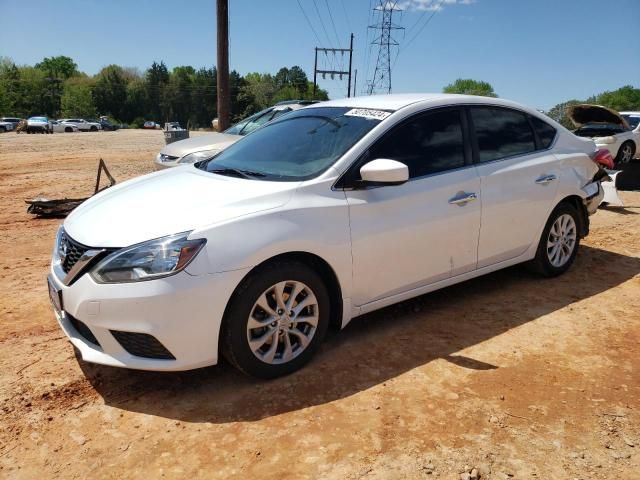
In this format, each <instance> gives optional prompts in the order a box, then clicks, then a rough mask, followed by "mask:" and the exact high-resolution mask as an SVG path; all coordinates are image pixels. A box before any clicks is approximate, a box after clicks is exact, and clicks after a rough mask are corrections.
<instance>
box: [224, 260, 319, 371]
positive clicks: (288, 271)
mask: <svg viewBox="0 0 640 480" xmlns="http://www.w3.org/2000/svg"><path fill="white" fill-rule="evenodd" d="M285 281H295V282H301V283H303V284H304V285H306V286H308V288H309V289H310V290H311V291H312V293H313V294H314V295H315V297H316V300H317V308H318V323H317V326H316V330H315V333H314V334H313V337H312V338H311V340H310V341H309V343H308V345H307V347H306V349H303V350H302V351H301V352H300V353H299V354H298V355H297V356H294V357H293V359H292V360H290V361H288V362H286V363H280V364H274V363H267V362H265V361H263V360H261V359H259V358H258V357H257V356H256V355H255V354H254V352H253V351H252V350H251V348H250V346H249V340H248V334H247V326H248V321H249V317H250V315H251V314H252V309H253V308H254V304H255V302H256V301H257V300H258V298H259V297H261V296H262V295H263V293H264V292H265V291H266V290H268V289H269V288H271V287H272V286H274V285H276V284H278V283H279V282H285ZM297 298H301V297H297ZM330 303H331V302H330V301H329V293H328V291H327V287H326V286H325V284H324V282H323V280H322V278H321V277H320V276H319V275H318V274H317V273H316V272H315V271H314V270H312V269H311V268H309V267H308V266H307V265H305V264H304V263H300V262H296V261H288V260H283V261H275V262H273V263H270V264H267V265H266V266H264V267H262V268H259V269H258V270H256V271H255V272H253V273H251V274H250V275H249V276H248V277H247V278H245V279H244V280H243V281H242V283H241V284H240V285H239V286H238V288H237V289H236V291H235V292H234V294H233V296H232V298H231V300H230V301H229V304H228V305H227V309H226V311H225V315H224V318H223V322H222V332H221V336H220V338H221V341H220V345H221V349H222V353H223V355H224V357H225V358H226V359H227V360H228V361H229V362H230V363H231V364H232V365H234V366H235V367H236V368H238V369H239V370H240V371H242V372H243V373H245V374H247V375H251V376H254V377H257V378H263V379H269V378H276V377H280V376H283V375H287V374H290V373H292V372H294V371H296V370H298V369H300V368H301V367H302V366H303V365H305V364H306V363H307V362H308V361H309V360H310V359H311V357H313V354H314V353H315V352H316V350H317V349H318V347H319V345H320V344H321V343H322V340H323V339H324V336H325V334H326V332H327V328H328V326H329V318H330V315H331V312H330ZM274 323H276V322H273V323H272V324H271V326H273V324H274ZM302 323H303V322H302ZM265 328H269V326H267V324H265ZM276 338H277V339H279V338H280V337H278V336H277V334H276ZM290 338H291V337H290ZM278 341H279V340H278Z"/></svg>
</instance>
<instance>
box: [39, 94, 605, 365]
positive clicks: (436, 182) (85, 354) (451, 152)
mask: <svg viewBox="0 0 640 480" xmlns="http://www.w3.org/2000/svg"><path fill="white" fill-rule="evenodd" d="M596 156H597V153H596V147H595V145H594V143H593V142H592V141H591V140H587V139H582V138H579V137H576V136H575V135H573V134H572V133H571V132H569V131H568V130H566V129H565V128H564V127H562V126H561V125H559V124H557V123H555V122H554V121H552V120H550V119H549V118H547V117H545V116H544V115H542V114H540V113H538V112H537V111H536V110H533V109H530V108H527V107H524V106H522V105H519V104H517V103H513V102H509V101H506V100H501V99H494V98H484V97H474V96H463V95H445V94H434V95H427V94H422V95H387V96H370V97H359V98H346V99H343V100H335V101H330V102H325V103H320V104H316V105H313V106H310V107H307V108H304V109H300V110H297V111H295V112H291V113H290V114H288V115H287V116H285V117H283V118H282V119H279V120H276V121H273V122H271V123H269V124H268V125H266V126H264V127H263V128H260V129H259V130H256V131H255V132H254V133H252V134H251V135H248V136H247V137H244V138H243V139H242V140H240V141H238V142H237V143H235V144H233V145H231V146H230V147H229V148H227V149H226V150H225V151H223V152H222V153H220V154H219V155H218V156H217V157H216V158H215V160H212V161H208V162H202V163H199V164H198V166H197V167H196V166H194V165H185V166H182V167H179V168H173V169H166V170H161V171H159V172H156V173H153V174H150V175H147V176H143V177H139V178H136V179H133V180H130V181H127V182H124V183H122V184H119V185H117V186H115V187H112V188H109V189H107V190H105V191H103V192H102V193H99V194H98V195H96V196H94V197H93V198H91V199H89V200H87V201H86V202H84V203H83V204H82V205H80V206H79V207H78V208H77V209H76V210H74V211H73V212H72V213H71V215H70V216H69V217H68V218H67V219H66V220H65V222H64V224H63V225H62V226H61V227H60V229H59V231H58V235H57V238H56V242H55V247H54V250H53V260H52V264H51V272H50V275H49V280H48V281H49V292H50V297H51V299H52V302H53V305H54V310H55V312H56V315H57V317H58V319H59V323H60V325H61V327H62V329H63V330H64V332H65V333H66V334H67V336H68V337H69V338H70V339H71V342H72V343H73V344H74V345H75V346H76V347H77V348H78V349H79V351H80V353H81V355H82V358H83V359H84V360H86V361H89V362H95V363H101V364H105V365H113V366H119V367H128V368H137V369H145V370H185V369H192V368H197V367H202V366H205V365H212V364H215V363H217V362H218V359H219V352H222V353H223V354H224V355H225V357H226V358H227V359H229V361H230V362H231V363H233V364H234V365H236V366H237V367H239V368H240V369H241V370H242V371H244V372H246V373H248V374H251V375H255V376H257V377H262V378H269V377H275V376H278V375H283V374H287V373H289V372H292V371H294V370H296V369H298V368H300V367H301V366H302V365H303V364H304V363H305V362H307V361H308V360H309V359H310V358H311V356H312V355H313V353H314V352H315V351H316V350H317V348H318V345H319V344H320V343H321V342H322V339H323V337H324V335H325V332H326V331H327V328H328V327H329V325H330V324H334V325H337V326H339V327H344V326H345V325H346V324H348V323H349V321H351V319H352V318H354V317H356V316H358V315H361V314H364V313H367V312H370V311H372V310H376V309H379V308H381V307H384V306H386V305H390V304H393V303H396V302H399V301H402V300H405V299H408V298H411V297H415V296H417V295H422V294H424V293H427V292H430V291H432V290H436V289H439V288H442V287H446V286H448V285H452V284H454V283H458V282H462V281H465V280H468V279H470V278H473V277H477V276H480V275H484V274H486V273H489V272H492V271H495V270H498V269H501V268H505V267H508V266H511V265H514V264H518V263H523V262H529V263H530V264H531V265H532V267H533V268H534V269H535V270H537V271H538V272H540V273H541V274H542V275H544V276H554V275H559V274H561V273H563V272H565V271H566V270H567V269H568V268H569V267H570V265H571V264H572V263H573V261H574V259H575V257H576V253H577V252H578V247H579V244H580V239H581V238H582V237H584V236H585V235H586V234H587V233H588V230H589V214H591V213H593V212H594V211H595V209H596V208H597V206H598V204H599V202H600V199H601V198H602V195H603V194H602V190H601V189H600V185H599V182H598V178H599V176H600V175H601V173H602V171H601V170H600V169H599V167H598V166H597V165H596V163H594V161H593V160H592V158H595V157H596ZM550 288H551V287H550ZM372 361H375V360H372Z"/></svg>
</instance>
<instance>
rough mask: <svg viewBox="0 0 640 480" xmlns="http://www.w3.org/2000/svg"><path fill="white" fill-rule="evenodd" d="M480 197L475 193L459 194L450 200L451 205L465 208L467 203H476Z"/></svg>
mask: <svg viewBox="0 0 640 480" xmlns="http://www.w3.org/2000/svg"><path fill="white" fill-rule="evenodd" d="M477 198H478V196H477V195H476V194H475V193H473V192H472V193H467V192H458V193H457V194H456V196H455V197H453V198H450V199H449V203H450V204H451V205H460V206H461V207H464V206H465V205H466V204H467V203H469V202H472V201H474V200H475V199H477Z"/></svg>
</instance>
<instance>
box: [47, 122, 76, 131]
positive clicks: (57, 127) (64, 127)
mask: <svg viewBox="0 0 640 480" xmlns="http://www.w3.org/2000/svg"><path fill="white" fill-rule="evenodd" d="M51 127H52V128H53V133H73V132H77V131H79V130H78V126H77V125H76V124H75V123H67V122H64V121H60V120H52V121H51Z"/></svg>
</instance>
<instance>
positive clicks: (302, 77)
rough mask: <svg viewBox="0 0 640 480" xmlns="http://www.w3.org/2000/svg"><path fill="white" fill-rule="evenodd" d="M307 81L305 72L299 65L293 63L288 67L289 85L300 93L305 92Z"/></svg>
mask: <svg viewBox="0 0 640 480" xmlns="http://www.w3.org/2000/svg"><path fill="white" fill-rule="evenodd" d="M308 81H309V79H308V78H307V74H306V73H304V70H302V68H300V67H299V66H297V65H294V66H293V67H291V68H290V69H289V85H290V86H292V87H293V88H295V89H296V90H297V91H298V92H300V95H304V93H305V92H306V90H307V82H308Z"/></svg>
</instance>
